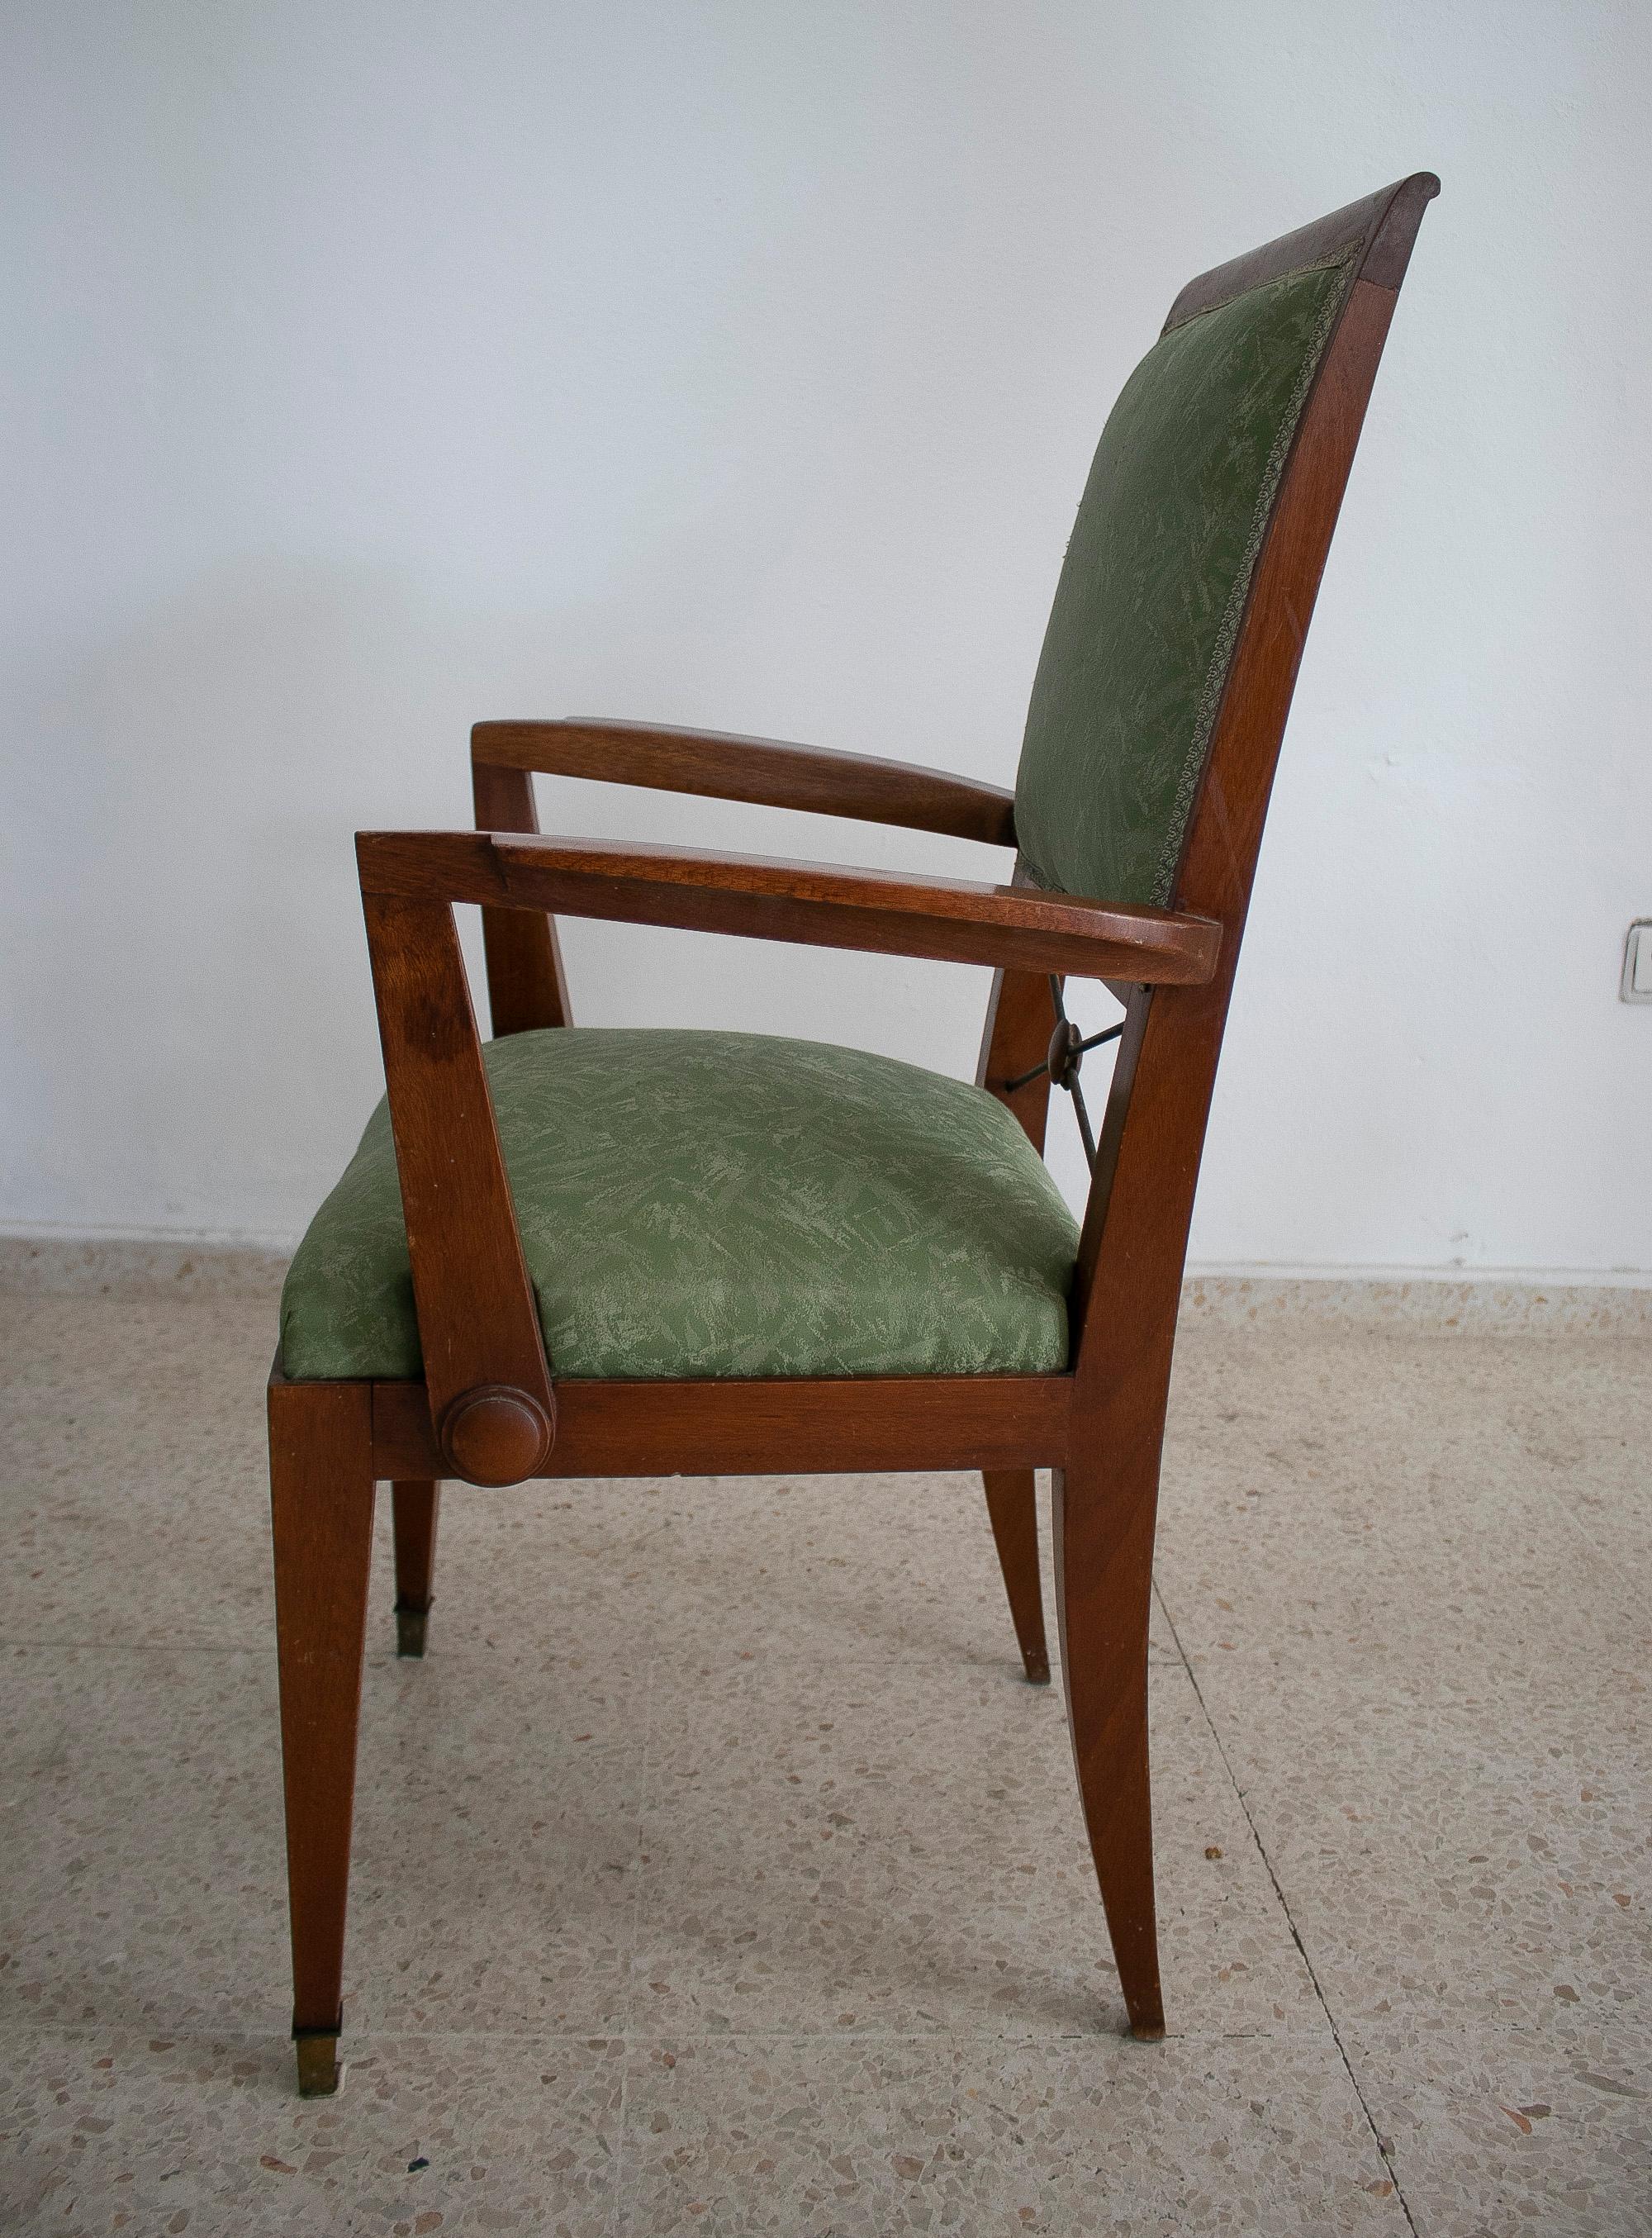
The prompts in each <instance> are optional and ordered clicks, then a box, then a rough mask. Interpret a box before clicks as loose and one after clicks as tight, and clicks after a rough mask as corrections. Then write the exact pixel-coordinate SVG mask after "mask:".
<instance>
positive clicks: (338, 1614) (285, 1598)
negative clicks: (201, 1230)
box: [269, 1381, 373, 2098]
mask: <svg viewBox="0 0 1652 2238" xmlns="http://www.w3.org/2000/svg"><path fill="white" fill-rule="evenodd" d="M371 1398H372V1394H371V1389H370V1387H369V1386H368V1385H367V1384H365V1383H283V1382H280V1381H275V1382H272V1384H271V1385H270V1391H269V1474H270V1506H271V1513H272V1519H273V1523H274V1542H275V1630H276V1639H277V1645H278V1650H279V1654H280V1662H281V1763H282V1770H283V1774H284V1778H285V1784H286V1792H287V1890H288V1897H289V1902H290V1908H291V1915H292V1928H293V2035H294V2040H295V2042H296V2043H297V2047H298V2077H299V2089H300V2091H301V2094H302V2095H303V2096H305V2097H307V2098H311V2097H322V2096H327V2094H328V2093H330V2092H332V2091H334V2090H336V2089H338V2085H339V2069H338V2042H339V2030H340V2019H341V2013H340V2006H341V1990H342V1982H343V1971H344V1916H345V1902H346V1895H347V1889H348V1885H349V1877H350V1822H351V1816H352V1812H353V1810H354V1800H355V1754H356V1728H357V1725H358V1722H359V1718H360V1707H361V1658H362V1651H363V1648H364V1645H365V1643H366V1638H367V1573H368V1567H369V1563H370V1559H371V1556H372V1550H373V1434H372V1412H371Z"/></svg>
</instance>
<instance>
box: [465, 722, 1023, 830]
mask: <svg viewBox="0 0 1652 2238" xmlns="http://www.w3.org/2000/svg"><path fill="white" fill-rule="evenodd" d="M471 759H472V762H473V763H474V764H476V765H477V766H478V767H479V768H487V769H514V770H538V771H541V772H543V773H544V774H545V775H546V776H550V777H586V778H601V779H602V780H603V781H604V782H605V784H609V785H649V786H651V787H652V788H653V789H654V790H656V791H660V792H695V793H702V794H705V795H708V796H710V798H713V799H717V800H747V801H756V802H759V803H761V804H763V805H764V806H765V807H769V808H807V809H812V810H813V811H815V813H816V815H820V816H851V817H856V818H859V819H860V821H861V822H862V823H866V824H903V825H905V826H906V827H907V828H908V829H909V830H912V831H948V832H950V833H952V834H953V835H954V837H955V838H960V839H982V840H986V841H988V842H990V843H991V844H993V845H995V846H999V847H1013V846H1014V844H1015V796H1014V793H1013V792H1006V791H1004V790H1003V788H1002V787H1001V785H980V784H977V783H976V782H975V779H974V778H963V777H950V776H948V773H947V772H946V771H944V770H934V769H923V768H921V767H919V766H918V765H916V764H915V763H912V762H890V761H882V760H879V759H878V758H876V756H874V755H870V754H846V753H841V752H834V751H833V750H832V749H830V748H828V747H823V746H793V745H786V744H785V743H784V742H783V740H781V739H778V738H736V737H734V736H732V735H731V734H730V733H729V732H725V731H685V730H680V729H677V728H674V727H671V726H669V725H660V724H655V723H612V722H605V721H600V720H593V719H587V718H585V717H582V716H574V717H570V718H568V719H567V720H565V721H563V722H557V723H479V724H477V725H476V727H475V729H474V730H473V731H472V732H471Z"/></svg>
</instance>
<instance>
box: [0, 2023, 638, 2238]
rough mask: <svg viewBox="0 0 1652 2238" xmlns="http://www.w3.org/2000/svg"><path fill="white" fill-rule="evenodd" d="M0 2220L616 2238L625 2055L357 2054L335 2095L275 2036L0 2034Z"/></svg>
mask: <svg viewBox="0 0 1652 2238" xmlns="http://www.w3.org/2000/svg"><path fill="white" fill-rule="evenodd" d="M0 2057H3V2059H4V2063H5V2070H6V2073H5V2081H4V2083H3V2086H0V2225H3V2227H4V2228H7V2229H15V2230H18V2231H25V2230H27V2231H34V2230H38V2231H43V2232H44V2231H50V2232H52V2233H54V2234H58V2235H59V2238H101V2234H102V2233H105V2232H116V2231H121V2230H124V2231H126V2232H128V2233H129V2234H133V2238H138V2234H141V2238H149V2234H150V2233H152V2232H153V2233H156V2234H159V2233H166V2234H169V2238H177V2234H180V2233H183V2232H190V2233H193V2234H198V2238H224V2234H228V2233H229V2232H232V2231H233V2232H234V2233H235V2238H273V2235H274V2234H276V2233H281V2232H300V2233H314V2234H320V2238H332V2234H334V2233H344V2232H349V2233H350V2234H352V2238H411V2234H413V2233H415V2232H416V2233H420V2234H424V2233H426V2232H433V2231H440V2232H442V2233H443V2234H444V2238H446V2234H447V2233H450V2232H475V2233H482V2232H499V2231H504V2232H510V2231H519V2232H522V2233H525V2234H532V2238H605V2234H606V2233H607V2232H608V2231H609V2230H610V2229H611V2227H612V2220H613V2215H614V2212H615V2208H616V2203H617V2187H616V2182H615V2178H616V2170H617V2167H618V2145H619V2135H620V2125H621V2102H622V2096H623V2078H624V2049H623V2047H622V2046H620V2045H619V2044H618V2043H604V2042H602V2041H600V2040H598V2041H594V2042H591V2043H571V2042H568V2041H566V2040H564V2041H562V2042H552V2043H523V2042H522V2041H521V2040H520V2039H516V2038H506V2039H501V2040H499V2042H497V2043H491V2042H489V2041H487V2040H486V2039H483V2038H479V2037H475V2036H468V2037H453V2036H437V2037H427V2036H426V2037H418V2038H409V2037H402V2038H395V2037H387V2038H374V2039H371V2040H369V2041H367V2042H366V2043H362V2044H360V2046H359V2047H358V2048H357V2049H356V2052H355V2054H354V2057H353V2059H352V2061H351V2063H350V2065H349V2067H348V2068H347V2071H346V2074H345V2077H344V2084H343V2088H342V2089H341V2090H340V2093H339V2095H338V2096H336V2097H335V2098H330V2099H318V2100H310V2101H308V2102H306V2101H304V2100H301V2099H300V2098H299V2097H298V2096H296V2095H295V2094H294V2092H293V2090H292V2087H291V2081H290V2069H291V2064H292V2052H291V2048H290V2047H289V2046H288V2045H287V2044H284V2043H280V2042H279V2041H276V2040H273V2039H272V2038H270V2037H269V2036H263V2035H260V2036H206V2035H202V2036H186V2037H173V2038H167V2037H161V2036H155V2037H146V2036H132V2035H129V2034H124V2033H122V2032H120V2031H118V2030H110V2031H108V2032H103V2031H100V2030H92V2029H87V2030H80V2031H75V2032H69V2033H63V2032H52V2031H40V2032H37V2033H34V2034H31V2035H30V2036H26V2037H18V2036H16V2035H10V2034H7V2033H3V2032H0Z"/></svg>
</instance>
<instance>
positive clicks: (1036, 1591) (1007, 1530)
mask: <svg viewBox="0 0 1652 2238" xmlns="http://www.w3.org/2000/svg"><path fill="white" fill-rule="evenodd" d="M981 1481H982V1482H983V1483H984V1484H985V1486H986V1487H987V1513H988V1515H989V1516H990V1517H991V1518H992V1526H993V1538H994V1539H995V1541H996V1543H997V1547H998V1566H999V1567H1000V1568H1001V1570H1002V1572H1003V1573H1004V1591H1005V1592H1006V1593H1008V1596H1009V1614H1010V1620H1011V1622H1012V1623H1013V1624H1014V1626H1015V1637H1016V1639H1017V1640H1018V1641H1019V1642H1020V1643H1021V1662H1022V1665H1023V1666H1024V1667H1025V1669H1026V1672H1027V1676H1028V1679H1030V1680H1031V1681H1032V1683H1033V1685H1034V1686H1047V1685H1049V1683H1050V1652H1049V1647H1048V1645H1047V1642H1046V1640H1045V1638H1044V1588H1043V1586H1042V1585H1041V1582H1040V1579H1039V1574H1038V1490H1037V1482H1038V1480H1037V1479H1036V1478H1035V1477H1034V1473H1033V1472H1032V1470H1031V1469H985V1470H983V1471H982V1473H981Z"/></svg>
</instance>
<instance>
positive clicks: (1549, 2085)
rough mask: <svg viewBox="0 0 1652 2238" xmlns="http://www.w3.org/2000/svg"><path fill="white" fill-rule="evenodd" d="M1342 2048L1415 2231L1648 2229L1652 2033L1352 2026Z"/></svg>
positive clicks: (1589, 2233)
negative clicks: (1565, 2036) (1560, 2038)
mask: <svg viewBox="0 0 1652 2238" xmlns="http://www.w3.org/2000/svg"><path fill="white" fill-rule="evenodd" d="M1345 2048H1346V2049H1347V2051H1348V2055H1349V2056H1350V2058H1351V2061H1352V2063H1353V2069H1354V2073H1355V2075H1356V2076H1357V2077H1358V2083H1359V2088H1360V2089H1361V2091H1362V2093H1363V2094H1364V2096H1365V2101H1366V2103H1367V2104H1368V2105H1369V2106H1370V2108H1371V2113H1372V2115H1373V2116H1374V2117H1375V2119H1376V2122H1377V2125H1378V2129H1379V2130H1381V2131H1382V2133H1383V2135H1384V2138H1385V2139H1386V2140H1387V2142H1388V2148H1389V2151H1390V2155H1391V2160H1392V2162H1393V2166H1394V2170H1395V2174H1396V2176H1397V2179H1398V2182H1399V2184H1400V2187H1401V2188H1402V2189H1403V2191H1404V2195H1405V2197H1406V2199H1407V2201H1408V2202H1409V2203H1410V2204H1411V2212H1412V2215H1413V2217H1414V2220H1415V2222H1416V2226H1417V2232H1418V2238H1503V2233H1505V2232H1508V2231H1520V2230H1530V2231H1532V2232H1534V2233H1541V2234H1542V2238H1645V2233H1646V2232H1647V2231H1648V2230H1649V2229H1652V2057H1649V2054H1652V2031H1649V2030H1647V2029H1645V2028H1644V2027H1643V2026H1638V2025H1637V2026H1636V2027H1635V2028H1634V2029H1616V2028H1610V2027H1609V2028H1607V2029H1604V2030H1597V2031H1595V2032H1594V2033H1593V2034H1592V2035H1585V2034H1579V2035H1576V2036H1573V2037H1572V2038H1571V2039H1570V2040H1569V2041H1568V2042H1566V2043H1556V2041H1555V2039H1554V2037H1553V2036H1552V2035H1550V2034H1546V2033H1544V2032H1543V2031H1540V2030H1536V2029H1518V2030H1511V2029H1477V2030H1475V2029H1470V2030H1463V2029H1441V2028H1405V2027H1403V2026H1400V2025H1398V2024H1396V2023H1358V2024H1357V2025H1356V2026H1355V2027H1354V2028H1352V2029H1349V2030H1348V2031H1347V2033H1346V2035H1345Z"/></svg>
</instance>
